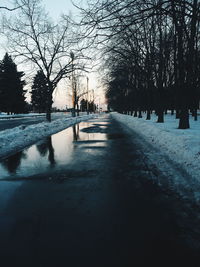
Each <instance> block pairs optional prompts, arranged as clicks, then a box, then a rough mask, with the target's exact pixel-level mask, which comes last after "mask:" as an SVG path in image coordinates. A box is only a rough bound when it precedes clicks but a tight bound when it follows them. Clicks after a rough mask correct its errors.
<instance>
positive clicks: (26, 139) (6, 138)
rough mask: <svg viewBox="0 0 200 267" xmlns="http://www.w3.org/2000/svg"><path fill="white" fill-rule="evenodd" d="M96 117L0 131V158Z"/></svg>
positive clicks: (64, 119) (87, 116)
mask: <svg viewBox="0 0 200 267" xmlns="http://www.w3.org/2000/svg"><path fill="white" fill-rule="evenodd" d="M96 116H97V115H95V114H91V115H84V116H79V117H75V118H72V117H70V118H69V117H68V118H62V119H57V120H55V121H52V122H51V123H49V122H42V123H38V124H34V125H30V126H25V125H20V126H18V127H15V128H13V129H8V130H5V131H0V158H2V157H6V156H8V155H10V154H12V153H14V152H16V151H19V150H21V149H23V148H25V147H27V146H29V145H32V144H34V143H35V142H37V141H39V140H40V139H42V138H44V137H47V136H49V135H52V134H54V133H57V132H59V131H62V130H64V129H65V128H68V127H70V126H71V125H73V124H76V123H79V122H81V121H85V120H88V119H91V118H94V117H96Z"/></svg>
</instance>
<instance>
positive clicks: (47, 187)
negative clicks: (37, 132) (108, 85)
mask: <svg viewBox="0 0 200 267" xmlns="http://www.w3.org/2000/svg"><path fill="white" fill-rule="evenodd" d="M21 154H22V155H23V156H22V155H21V156H18V157H16V155H13V156H12V157H15V158H14V159H13V158H12V159H7V160H6V161H3V162H1V165H0V167H1V175H0V178H1V180H0V236H1V238H0V248H1V249H0V259H1V262H2V263H3V264H2V266H4V267H6V266H9V267H10V266H37V267H39V266H45V267H49V266H52V267H53V266H56V267H59V266H60V267H61V266H62V267H63V266H69V267H82V266H87V267H88V266H95V267H96V266H99V267H100V266H123V267H126V266H136V267H137V266H150V265H151V266H199V258H200V254H199V244H198V241H199V240H200V239H199V237H198V235H197V234H195V237H196V240H195V241H194V238H193V236H192V235H193V233H192V228H193V224H192V223H193V221H192V220H193V216H196V215H197V214H198V207H194V209H195V212H196V213H195V215H193V214H190V215H191V217H190V221H188V220H185V219H184V218H186V216H185V213H187V212H191V211H190V210H188V208H187V207H186V206H185V203H184V201H183V200H182V199H180V198H179V197H178V196H177V195H176V194H175V193H173V192H170V191H169V190H165V188H160V187H159V186H158V185H157V184H156V183H155V182H154V180H155V179H153V178H154V177H153V175H154V174H153V173H152V172H151V170H150V169H149V168H148V166H147V164H146V162H144V158H143V155H142V151H141V150H140V147H139V146H138V143H137V142H135V143H133V142H131V140H130V137H129V136H126V135H125V133H124V132H123V131H122V129H121V127H120V125H118V123H116V122H115V121H113V120H112V119H111V118H110V117H104V118H101V119H98V120H93V121H90V122H84V123H81V124H80V125H79V126H76V127H73V128H69V129H67V130H65V131H63V132H61V133H59V134H58V135H54V136H52V138H51V139H48V140H46V141H45V142H41V143H39V144H37V145H36V146H33V147H30V148H28V149H26V150H25V151H23V152H21ZM16 158H17V160H16ZM30 158H32V161H31V160H30ZM33 162H34V163H33ZM3 170H4V171H3ZM197 225H198V224H197ZM196 227H198V226H196Z"/></svg>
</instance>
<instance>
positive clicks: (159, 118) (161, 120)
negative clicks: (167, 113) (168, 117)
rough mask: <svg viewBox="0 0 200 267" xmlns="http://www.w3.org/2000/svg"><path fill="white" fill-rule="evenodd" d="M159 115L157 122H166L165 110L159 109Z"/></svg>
mask: <svg viewBox="0 0 200 267" xmlns="http://www.w3.org/2000/svg"><path fill="white" fill-rule="evenodd" d="M157 115H158V119H157V123H163V122H164V111H163V110H161V109H160V110H158V111H157Z"/></svg>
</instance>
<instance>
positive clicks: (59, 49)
mask: <svg viewBox="0 0 200 267" xmlns="http://www.w3.org/2000/svg"><path fill="white" fill-rule="evenodd" d="M16 3H17V5H18V6H20V9H19V10H18V12H17V14H16V15H15V16H12V17H11V18H4V21H3V23H4V33H5V35H6V37H7V39H8V47H9V50H10V53H12V55H14V56H16V57H20V58H22V59H23V63H24V64H31V67H32V68H36V69H37V70H40V71H42V72H43V73H44V75H45V77H46V81H47V88H48V92H47V98H48V99H47V107H46V118H47V120H48V121H51V108H52V103H53V101H52V94H53V92H54V90H55V88H56V87H57V85H58V83H59V82H60V80H61V79H62V78H64V77H67V76H69V73H70V72H71V71H72V68H71V64H72V59H71V57H70V52H71V49H72V47H73V49H75V45H76V43H75V40H74V39H73V33H72V32H71V28H70V26H71V25H70V18H67V17H66V16H65V19H64V20H63V21H60V22H59V24H55V23H54V22H52V20H51V19H50V18H49V16H48V14H47V13H46V12H45V10H44V8H43V7H42V5H41V1H40V0H17V1H16ZM76 55H77V53H76Z"/></svg>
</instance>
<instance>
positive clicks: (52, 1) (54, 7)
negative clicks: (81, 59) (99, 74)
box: [0, 0, 104, 108]
mask: <svg viewBox="0 0 200 267" xmlns="http://www.w3.org/2000/svg"><path fill="white" fill-rule="evenodd" d="M9 2H10V3H12V0H10V1H9V0H1V5H5V6H9V7H10V6H11V5H9V4H8V3H9ZM42 3H43V4H44V6H45V9H46V11H48V12H49V15H50V17H52V18H53V19H54V20H58V19H59V17H60V15H61V14H63V13H64V14H69V13H72V15H74V14H75V15H77V14H78V10H77V9H76V8H75V7H74V6H73V4H72V3H71V1H70V0H42ZM82 3H83V4H84V0H83V1H82ZM0 43H1V44H2V45H1V47H0V57H1V58H3V56H4V54H5V52H6V51H5V49H4V48H3V47H5V45H4V41H3V39H2V38H1V40H0ZM20 69H21V68H20ZM87 75H88V76H89V89H94V90H95V89H96V88H97V87H99V85H98V83H97V78H96V75H95V74H87ZM70 94H71V88H70V85H69V83H67V82H64V81H63V82H62V83H61V84H60V86H58V89H57V90H56V92H55V94H54V106H57V107H59V108H64V107H66V105H67V106H68V107H70V106H71V103H72V101H71V96H70ZM95 95H96V96H95V98H96V101H97V104H99V102H100V103H103V102H104V97H103V94H102V91H101V89H98V90H96V92H95ZM29 99H30V96H28V97H27V100H29ZM97 99H98V100H97Z"/></svg>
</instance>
